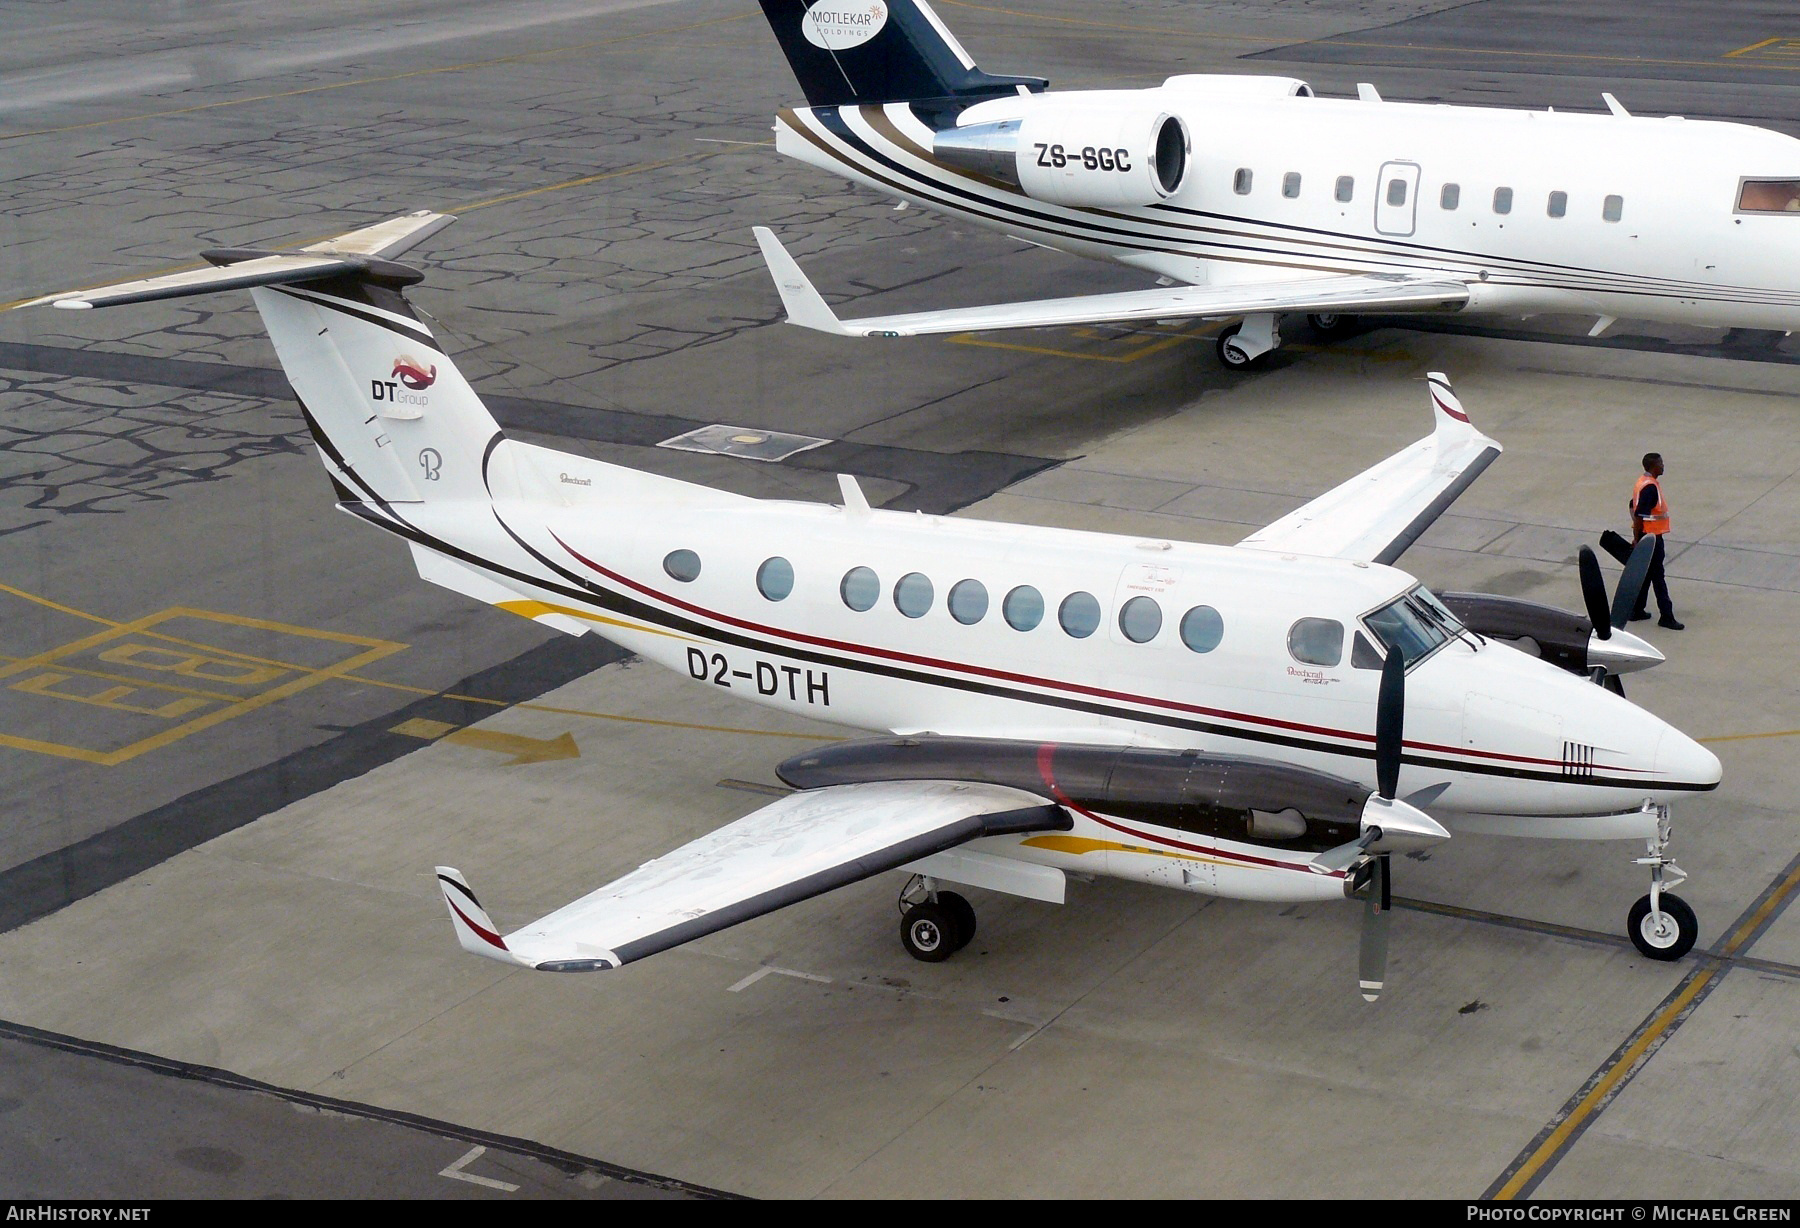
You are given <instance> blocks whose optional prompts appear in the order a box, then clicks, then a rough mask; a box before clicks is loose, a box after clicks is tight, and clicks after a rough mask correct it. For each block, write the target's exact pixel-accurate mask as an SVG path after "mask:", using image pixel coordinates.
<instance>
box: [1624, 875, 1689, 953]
mask: <svg viewBox="0 0 1800 1228" xmlns="http://www.w3.org/2000/svg"><path fill="white" fill-rule="evenodd" d="M1625 932H1626V933H1627V934H1629V935H1631V945H1632V946H1634V947H1636V948H1637V949H1638V950H1639V951H1640V952H1641V953H1643V954H1644V955H1645V956H1647V957H1648V958H1650V959H1660V960H1676V959H1680V958H1681V957H1682V956H1683V955H1686V954H1687V953H1688V952H1689V951H1691V950H1693V948H1694V940H1695V939H1696V938H1698V937H1699V936H1700V922H1699V921H1698V920H1697V919H1696V918H1695V916H1694V910H1693V909H1691V908H1689V907H1688V906H1687V901H1685V900H1683V899H1682V898H1681V897H1680V896H1678V895H1670V894H1669V893H1668V892H1666V891H1665V892H1663V893H1662V907H1661V908H1660V909H1656V910H1652V909H1651V907H1650V897H1649V896H1644V897H1643V898H1642V899H1640V900H1639V901H1638V902H1637V903H1635V904H1633V905H1632V906H1631V913H1630V915H1629V916H1628V917H1627V918H1626V920H1625Z"/></svg>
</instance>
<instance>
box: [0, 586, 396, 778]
mask: <svg viewBox="0 0 1800 1228" xmlns="http://www.w3.org/2000/svg"><path fill="white" fill-rule="evenodd" d="M9 591H12V592H15V593H17V592H18V590H16V589H15V590H9ZM45 604H54V603H48V602H46V603H45ZM63 608H64V609H65V611H66V612H70V613H75V612H76V611H70V610H67V607H63ZM85 617H90V618H91V617H92V616H85ZM175 619H194V620H201V621H210V622H215V623H224V624H228V625H233V626H241V627H251V628H255V629H258V630H265V631H272V632H276V633H278V634H283V635H294V636H303V637H305V638H308V639H315V640H327V641H330V642H333V643H341V644H345V645H347V646H352V647H360V648H361V649H362V651H360V652H357V653H354V654H353V655H351V656H348V657H346V658H344V659H343V660H342V661H338V662H336V663H335V664H332V665H327V666H324V667H323V668H319V667H312V666H297V665H290V664H287V663H281V667H280V669H279V670H278V671H276V672H274V673H270V672H269V671H268V670H267V668H265V667H266V666H268V665H272V664H275V663H272V662H257V663H256V664H257V666H258V667H259V668H258V669H257V671H256V672H248V671H244V670H241V669H240V671H239V673H238V674H237V675H236V677H237V678H243V679H249V678H255V679H260V680H273V679H274V678H277V677H280V676H281V675H283V674H290V673H291V674H292V675H294V676H293V677H291V678H290V679H288V681H286V682H283V683H281V684H280V685H277V686H271V687H267V688H266V689H264V690H262V691H259V692H257V693H256V694H253V695H248V696H234V697H229V698H226V699H224V700H222V701H216V700H213V699H211V698H210V697H204V696H188V697H185V698H181V699H176V700H172V701H170V702H168V703H165V704H163V705H161V706H159V707H147V706H145V705H142V704H131V703H127V702H126V701H125V697H126V696H127V695H130V694H131V693H132V692H133V691H134V690H136V689H138V687H139V686H142V687H145V688H153V689H157V690H165V691H166V690H171V689H174V688H171V687H169V686H166V685H163V684H159V683H154V682H149V681H145V682H143V683H141V684H139V683H133V684H132V685H120V686H113V687H110V688H106V689H103V690H100V691H90V692H76V691H69V690H65V689H64V684H65V683H67V682H68V681H70V680H71V679H72V678H73V677H75V676H76V672H75V670H74V669H73V668H70V669H63V668H60V663H61V661H62V659H63V658H65V657H71V656H75V655H78V654H80V653H83V652H87V651H89V650H91V649H98V648H101V647H103V646H106V647H108V648H110V649H111V650H113V651H112V656H113V659H114V662H115V663H118V662H119V660H120V659H123V660H124V661H125V662H126V663H128V664H133V665H138V666H142V664H143V662H144V661H146V660H154V661H157V663H158V665H159V666H160V667H162V668H164V669H166V670H167V671H169V672H178V671H179V670H180V669H182V668H187V669H190V670H201V671H203V670H204V667H205V665H206V664H207V662H208V661H211V662H212V663H214V664H221V665H226V666H229V665H230V664H231V660H230V659H231V658H238V659H240V660H243V659H247V658H246V657H245V654H242V653H235V652H232V651H230V650H228V649H222V648H216V647H213V646H211V645H204V644H195V645H194V647H198V648H200V649H202V650H203V651H204V652H205V654H206V655H205V656H204V657H196V656H195V655H194V654H186V653H168V652H166V651H165V650H161V649H157V648H154V647H153V646H147V645H146V646H142V647H143V649H144V650H147V651H148V652H149V653H152V654H155V653H161V654H162V655H161V656H160V657H156V656H150V657H144V656H142V655H141V654H139V653H136V652H130V651H125V650H126V649H128V648H130V647H131V645H130V643H129V641H128V640H127V639H126V637H128V636H136V635H156V634H158V633H157V632H156V631H155V630H154V629H155V628H156V627H158V626H160V625H162V624H164V623H167V622H170V621H172V620H175ZM94 621H107V620H99V619H95V620H94ZM174 638H175V637H172V636H170V637H166V639H168V640H173V639H174ZM184 642H185V641H184ZM405 647H406V645H404V644H396V643H393V642H391V641H388V640H378V639H373V638H370V637H368V636H358V635H347V634H345V633H342V632H335V631H318V630H314V629H312V628H308V627H295V626H291V625H289V624H286V623H276V622H269V621H267V620H265V619H256V618H245V617H242V616H240V615H233V614H214V613H211V612H209V611H206V610H195V609H190V608H187V607H174V608H171V609H167V610H161V611H158V612H157V613H155V614H150V615H146V616H145V617H143V618H139V619H134V620H133V621H131V622H124V623H114V624H112V625H111V626H109V627H108V628H107V629H106V630H104V631H99V632H96V633H95V634H93V635H89V636H84V637H83V638H81V639H78V640H75V641H73V642H71V643H68V644H63V645H61V646H59V647H56V648H52V649H50V650H49V651H47V652H41V653H38V654H36V655H35V656H31V657H24V658H21V659H19V660H15V661H9V662H7V663H6V664H5V665H3V666H0V679H6V678H14V677H20V676H21V675H29V676H25V677H20V681H18V682H15V683H13V684H12V686H11V689H12V690H15V691H20V692H23V693H25V694H33V695H39V696H44V697H47V698H54V699H64V700H73V701H75V702H77V703H84V704H89V705H93V706H97V707H102V708H110V709H113V710H115V711H120V712H129V713H133V714H136V715H142V716H153V717H159V718H161V719H164V720H178V719H179V718H181V717H184V716H189V715H190V714H194V715H192V719H189V720H185V721H182V722H181V723H179V724H175V725H171V726H170V727H169V728H167V729H164V730H162V731H161V732H160V733H156V734H152V735H151V736H149V737H147V738H140V739H139V740H137V741H135V742H132V743H130V744H128V745H126V746H122V747H119V748H118V749H116V750H111V751H102V750H95V749H93V748H91V747H85V746H70V745H66V744H63V743H58V742H48V741H44V740H43V739H40V738H28V737H23V736H20V735H17V734H0V746H10V747H13V748H14V749H17V750H28V751H34V752H37V753H40V754H47V755H56V756H58V757H60V758H66V759H79V760H82V761H83V762H87V763H95V764H100V765H102V766H106V767H112V766H114V765H116V764H120V763H124V762H125V761H126V760H128V759H135V758H136V757H137V756H139V755H141V754H144V753H145V752H147V751H151V750H156V749H159V748H160V747H163V746H167V745H169V744H170V743H171V742H175V741H177V740H179V739H181V738H185V737H187V736H189V735H191V734H195V733H199V732H200V731H202V730H205V729H210V728H212V727H213V726H214V725H217V724H219V723H221V722H223V721H227V720H230V719H232V718H234V717H238V716H242V715H244V714H246V713H249V712H253V711H255V710H256V709H258V708H262V707H266V706H267V705H269V704H272V703H275V702H276V701H277V700H281V699H286V698H288V697H289V696H291V695H295V694H298V693H299V692H301V691H304V690H306V689H308V688H310V687H314V686H317V685H318V684H319V683H321V682H325V681H328V680H329V679H332V678H337V677H341V676H343V675H345V674H347V673H349V672H351V671H352V670H356V669H361V668H362V667H363V666H366V665H372V664H373V663H375V662H376V661H379V660H381V659H382V658H383V657H386V656H390V655H392V654H393V653H396V652H399V651H401V650H402V649H404V648H405ZM47 666H57V667H58V668H50V669H46V668H45V667H47ZM86 672H96V671H86ZM201 676H204V677H210V678H211V679H212V680H213V681H231V680H232V679H231V678H230V676H227V675H220V674H212V675H207V674H205V673H202V674H201ZM208 703H216V704H217V706H215V707H214V708H213V709H212V710H211V711H209V712H204V713H201V712H198V709H199V708H201V707H204V706H205V705H206V704H208Z"/></svg>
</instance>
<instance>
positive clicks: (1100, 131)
mask: <svg viewBox="0 0 1800 1228" xmlns="http://www.w3.org/2000/svg"><path fill="white" fill-rule="evenodd" d="M1192 150H1193V143H1192V141H1191V139H1190V138H1189V136H1188V130H1187V125H1186V124H1185V123H1183V122H1182V121H1181V118H1180V117H1179V116H1177V115H1173V114H1171V113H1169V112H1168V111H1166V110H1163V109H1161V108H1160V107H1158V106H1155V105H1152V106H1142V105H1114V106H1094V107H1082V108H1080V109H1076V108H1074V107H1056V106H1033V107H1031V108H1030V109H1029V110H1027V111H1026V112H1025V114H1024V115H1022V116H1020V117H1018V118H1016V119H1002V120H997V121H993V122H990V123H975V124H968V125H966V126H964V127H960V128H949V129H945V130H944V131H941V132H939V133H937V134H936V136H935V137H934V138H933V140H932V152H933V153H934V154H935V155H936V156H937V158H938V160H939V161H941V162H945V163H947V164H949V165H951V166H958V167H962V168H963V169H965V170H971V171H975V172H977V173H978V174H982V175H986V176H988V177H990V178H993V179H998V180H1000V181H1001V182H1002V183H1005V184H1008V185H1010V186H1012V187H1016V188H1018V189H1020V190H1021V191H1023V192H1024V193H1025V195H1027V196H1029V197H1031V198H1032V199H1033V200H1041V201H1044V202H1046V203H1048V204H1053V205H1072V206H1075V207H1077V208H1103V209H1117V208H1125V207H1131V206H1140V205H1153V204H1155V203H1156V202H1157V201H1160V200H1163V199H1166V198H1167V197H1170V196H1173V195H1174V194H1175V193H1176V192H1177V191H1179V190H1180V189H1181V185H1182V183H1183V182H1184V181H1185V180H1186V179H1187V173H1188V163H1189V161H1190V157H1189V155H1190V154H1191V152H1192Z"/></svg>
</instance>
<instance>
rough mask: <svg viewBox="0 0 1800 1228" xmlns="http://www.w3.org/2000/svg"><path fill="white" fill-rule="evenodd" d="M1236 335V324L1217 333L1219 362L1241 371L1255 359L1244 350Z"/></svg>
mask: <svg viewBox="0 0 1800 1228" xmlns="http://www.w3.org/2000/svg"><path fill="white" fill-rule="evenodd" d="M1237 335H1238V327H1237V326H1236V325H1233V326H1232V327H1230V328H1228V329H1226V330H1225V331H1224V332H1222V333H1220V334H1219V362H1220V364H1221V365H1222V366H1226V367H1229V368H1231V369H1232V370H1233V371H1243V370H1246V369H1248V368H1249V366H1250V364H1251V363H1253V362H1255V361H1256V359H1254V358H1252V357H1250V355H1249V354H1247V353H1245V352H1244V348H1243V347H1242V346H1240V345H1239V344H1238V340H1237Z"/></svg>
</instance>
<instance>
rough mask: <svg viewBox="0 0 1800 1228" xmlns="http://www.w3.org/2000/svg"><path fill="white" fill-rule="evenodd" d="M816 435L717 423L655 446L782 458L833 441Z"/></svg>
mask: <svg viewBox="0 0 1800 1228" xmlns="http://www.w3.org/2000/svg"><path fill="white" fill-rule="evenodd" d="M830 442H831V440H829V439H819V438H817V437H816V436H813V435H790V434H788V433H787V432H785V431H762V430H757V429H755V428H754V427H747V426H726V425H725V424H724V423H721V422H715V423H713V424H712V425H711V426H702V427H698V428H696V429H695V430H691V431H688V432H687V433H686V434H683V435H677V436H675V438H673V439H665V440H663V441H662V442H661V443H659V444H657V445H656V446H657V447H659V448H674V449H675V450H676V451H678V452H711V453H713V454H714V455H716V456H737V457H741V458H743V459H744V460H756V461H783V460H786V459H787V458H788V457H790V456H794V455H797V454H799V453H801V452H804V451H806V450H807V449H808V448H817V447H820V446H822V445H824V444H828V443H830Z"/></svg>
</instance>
